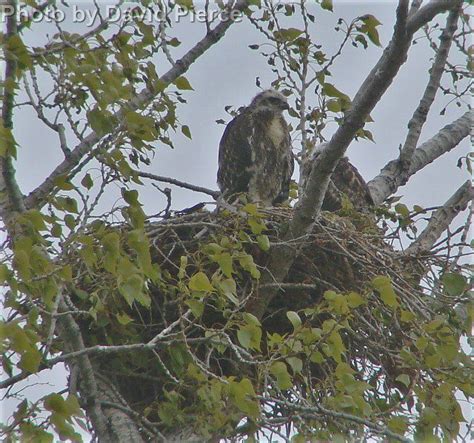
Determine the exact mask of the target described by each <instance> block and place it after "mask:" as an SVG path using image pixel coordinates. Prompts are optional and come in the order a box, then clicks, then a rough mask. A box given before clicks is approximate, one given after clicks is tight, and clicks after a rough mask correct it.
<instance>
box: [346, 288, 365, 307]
mask: <svg viewBox="0 0 474 443" xmlns="http://www.w3.org/2000/svg"><path fill="white" fill-rule="evenodd" d="M347 303H348V305H349V306H350V307H351V308H357V307H359V306H361V305H366V304H367V300H366V299H365V298H364V297H362V295H360V294H358V293H357V292H349V294H348V295H347Z"/></svg>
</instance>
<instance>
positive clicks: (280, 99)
mask: <svg viewBox="0 0 474 443" xmlns="http://www.w3.org/2000/svg"><path fill="white" fill-rule="evenodd" d="M250 108H252V109H255V110H263V109H267V110H270V111H273V112H280V113H281V112H283V111H284V110H285V109H289V108H290V107H289V106H288V101H287V100H286V97H285V96H284V95H283V94H282V93H280V92H278V91H276V90H275V89H267V90H266V91H262V92H261V93H260V94H257V95H256V96H255V98H254V99H253V100H252V103H250Z"/></svg>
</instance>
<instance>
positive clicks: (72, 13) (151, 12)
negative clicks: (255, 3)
mask: <svg viewBox="0 0 474 443" xmlns="http://www.w3.org/2000/svg"><path fill="white" fill-rule="evenodd" d="M15 14H16V19H17V21H19V22H21V21H31V22H33V23H41V22H46V23H62V22H64V21H66V20H71V21H72V22H73V23H84V24H85V25H86V26H94V25H96V24H98V23H100V22H101V21H103V20H105V21H107V22H109V23H118V22H124V21H125V22H127V21H131V20H138V21H142V22H146V23H153V22H154V23H157V22H158V23H159V22H161V21H163V20H164V14H163V11H162V9H161V8H160V7H159V5H153V6H148V7H145V6H143V5H138V4H131V5H130V4H129V5H120V6H118V5H117V4H102V5H100V7H99V8H95V7H93V5H92V3H86V2H85V3H79V4H73V5H71V7H70V8H64V7H62V6H61V5H59V4H58V5H55V6H54V7H53V6H49V7H47V8H45V9H44V10H37V11H35V12H34V13H33V14H32V13H31V9H28V8H27V7H26V6H25V5H21V6H19V7H17V8H16V11H15V8H14V7H13V6H12V5H2V4H1V3H0V23H5V22H6V20H7V18H8V17H11V16H12V15H15ZM166 18H167V19H170V18H171V19H172V21H173V22H175V23H179V22H181V21H182V20H183V19H186V20H187V21H189V22H190V23H206V22H212V21H214V20H216V19H217V20H220V21H227V20H231V21H233V22H240V21H242V13H241V12H240V11H238V10H232V11H231V12H230V13H229V14H228V13H227V12H226V11H225V10H222V9H212V8H205V7H204V2H203V4H202V7H201V6H199V4H198V5H196V6H195V7H194V8H193V9H191V8H189V9H186V8H182V7H179V6H178V7H176V8H174V10H173V14H171V16H170V15H168V16H167V17H166Z"/></svg>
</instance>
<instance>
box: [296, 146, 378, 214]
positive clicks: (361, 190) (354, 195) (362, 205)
mask: <svg viewBox="0 0 474 443" xmlns="http://www.w3.org/2000/svg"><path fill="white" fill-rule="evenodd" d="M325 146H326V143H323V144H321V145H319V146H317V147H316V148H314V149H313V151H312V152H311V154H309V156H308V157H307V158H306V161H305V162H304V166H303V172H302V174H303V178H302V180H301V183H302V187H303V189H304V183H305V181H306V179H307V178H308V175H309V174H310V172H311V168H312V165H313V163H314V160H315V159H316V157H317V156H318V155H319V154H320V153H321V150H322V149H324V147H325ZM344 197H346V198H347V199H348V200H349V201H350V202H351V203H352V205H353V206H354V208H355V209H356V210H357V211H360V212H367V210H368V209H369V208H370V207H371V206H373V205H374V202H373V200H372V197H371V195H370V190H369V187H368V186H367V183H366V182H365V180H364V178H363V177H362V176H361V175H360V173H359V171H358V170H357V168H356V167H355V166H354V165H353V164H352V163H351V162H350V161H349V159H348V158H347V157H342V158H341V159H340V160H339V163H338V164H337V166H336V169H335V170H334V172H333V173H332V175H331V180H330V182H329V186H328V189H327V191H326V195H325V196H324V201H323V206H322V209H323V211H331V212H334V211H338V210H339V209H341V208H342V203H343V198H344Z"/></svg>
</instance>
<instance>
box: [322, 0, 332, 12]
mask: <svg viewBox="0 0 474 443" xmlns="http://www.w3.org/2000/svg"><path fill="white" fill-rule="evenodd" d="M321 8H323V9H326V10H327V11H331V12H332V0H322V2H321Z"/></svg>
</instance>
